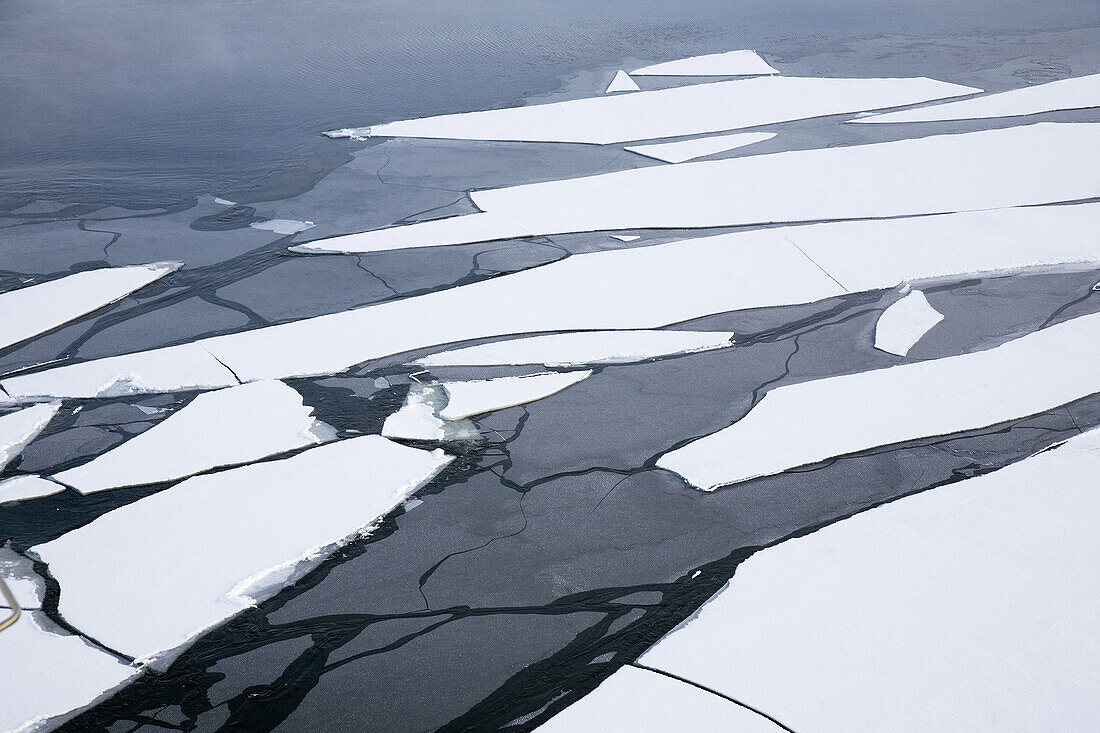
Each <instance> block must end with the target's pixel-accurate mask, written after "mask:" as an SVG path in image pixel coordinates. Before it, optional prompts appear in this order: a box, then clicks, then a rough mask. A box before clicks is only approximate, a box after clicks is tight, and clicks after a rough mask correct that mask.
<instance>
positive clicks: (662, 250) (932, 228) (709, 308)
mask: <svg viewBox="0 0 1100 733" xmlns="http://www.w3.org/2000/svg"><path fill="white" fill-rule="evenodd" d="M684 165H689V166H690V165H699V164H696V163H688V164H684ZM1097 228H1100V204H1078V205H1073V206H1038V207H1026V208H1018V209H1000V210H994V211H979V212H970V213H962V214H948V215H943V216H928V217H914V218H905V219H889V220H883V221H860V222H837V223H829V224H814V225H804V226H791V227H781V228H774V229H762V230H756V231H748V232H738V233H733V234H724V235H720V236H713V237H704V238H698V239H689V240H683V241H678V242H669V243H666V244H660V245H653V246H649V247H636V248H630V249H618V250H611V251H606V252H596V253H591V254H584V255H574V256H572V257H568V258H566V259H564V260H562V261H560V262H555V263H552V264H549V265H544V266H542V267H536V268H532V269H529V270H526V271H523V272H518V273H514V274H511V275H505V276H502V277H496V278H492V279H489V280H485V281H482V282H478V283H473V284H470V285H465V286H461V287H456V288H451V289H447V290H442V291H439V292H434V293H429V294H426V295H421V296H416V297H411V298H404V299H401V300H395V301H391V302H388V303H382V304H379V305H373V306H368V307H365V308H360V309H356V310H350V311H345V312H341V313H334V314H330V315H325V316H318V317H314V318H309V319H304V320H301V321H293V322H290V323H285V324H280V325H277V326H269V327H265V328H259V329H255V330H252V331H244V332H241V333H235V334H229V335H225V336H217V337H213V338H206V339H202V340H200V341H197V342H194V343H192V344H187V345H185V346H173V347H167V348H163V349H156V350H153V351H146V352H137V353H135V354H129V355H123V356H117V357H109V358H107V359H99V360H95V361H89V362H84V363H78V364H73V365H68V366H63V367H55V368H52V369H45V370H42V371H39V372H34V373H28V374H21V375H19V376H15V377H9V378H7V379H3V380H0V386H2V387H3V389H4V390H6V392H7V393H8V394H9V395H10V396H11V397H12V398H13V399H20V400H22V399H29V398H32V397H48V396H59V397H94V396H96V395H98V394H101V391H102V390H104V389H105V388H107V387H111V388H112V389H117V390H119V391H123V390H125V391H131V392H136V391H147V392H158V391H176V390H181V389H202V388H211V387H217V386H229V385H231V384H236V383H237V378H239V379H240V380H242V381H255V380H258V379H278V378H286V377H296V376H310V375H321V374H332V373H337V372H341V371H343V370H345V369H348V368H349V367H352V366H354V365H356V364H359V363H363V362H367V361H370V360H372V359H378V358H382V357H385V356H391V355H394V354H400V353H402V352H406V351H412V350H416V349H425V348H428V347H438V346H441V345H443V344H449V343H458V342H461V341H467V340H471V339H479V338H488V337H498V336H508V335H517V334H527V333H539V332H547V331H569V330H600V329H650V328H658V327H661V326H667V325H670V324H673V323H679V322H681V321H685V320H688V319H692V318H699V317H701V316H705V315H709V314H712V313H721V312H725V311H734V310H740V309H746V308H760V307H770V306H780V305H791V304H795V303H811V302H814V301H817V300H821V299H823V298H828V297H832V296H836V295H843V294H844V293H845V292H847V291H852V292H855V291H861V290H873V289H878V288H891V287H894V286H896V285H898V284H899V283H901V282H904V281H907V280H915V279H920V278H932V277H939V276H947V275H957V274H960V273H971V272H997V271H1005V270H1013V269H1019V268H1023V267H1029V266H1038V265H1054V264H1060V263H1080V262H1090V263H1095V262H1098V261H1100V241H1097V239H1096V237H1095V232H1096V230H1097ZM807 255H808V256H807ZM563 292H568V294H569V297H568V298H563V297H562V293H563ZM215 357H216V358H215ZM230 368H231V369H232V372H230ZM234 374H235V375H236V376H234ZM112 385H113V386H112Z"/></svg>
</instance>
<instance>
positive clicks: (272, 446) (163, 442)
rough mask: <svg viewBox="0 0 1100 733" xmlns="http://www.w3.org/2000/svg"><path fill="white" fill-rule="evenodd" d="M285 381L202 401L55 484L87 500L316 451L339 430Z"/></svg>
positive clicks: (267, 382) (202, 396) (213, 395)
mask: <svg viewBox="0 0 1100 733" xmlns="http://www.w3.org/2000/svg"><path fill="white" fill-rule="evenodd" d="M312 412H313V408H311V407H308V406H307V405H305V404H303V402H302V396H301V395H300V394H298V393H297V392H296V391H294V390H293V389H292V388H290V387H288V386H287V385H285V384H283V383H282V382H277V381H271V380H264V381H259V382H251V383H249V384H243V385H240V386H237V387H229V388H228V389H221V390H217V391H215V392H207V393H204V394H200V395H198V396H197V397H195V399H193V400H192V401H191V402H190V403H189V404H188V405H187V406H186V407H184V408H183V409H181V410H180V411H179V412H176V413H175V414H174V415H170V416H169V417H168V418H166V419H165V420H164V421H163V422H161V423H159V424H157V425H155V426H153V427H152V428H150V429H149V430H146V431H145V432H144V433H141V434H140V435H136V436H134V437H133V438H130V439H129V440H127V441H126V442H125V443H123V444H122V445H120V446H118V447H117V448H115V449H113V450H110V451H107V452H106V453H104V454H102V455H100V456H98V457H96V458H94V459H92V460H91V461H89V462H88V463H85V464H84V465H82V466H77V467H76V468H71V469H69V470H67V471H62V472H61V473H59V474H57V475H55V476H54V477H53V478H54V479H56V480H57V481H60V482H61V483H63V484H65V485H66V486H72V487H73V488H74V489H76V490H77V491H79V492H81V493H83V494H90V493H93V492H96V491H103V490H105V489H116V488H120V487H123V486H136V485H138V484H150V483H157V482H161V481H172V480H175V479H180V478H185V477H187V476H191V475H193V474H196V473H201V472H203V471H208V470H210V469H213V468H222V467H225V466H233V465H238V464H242V463H250V462H252V461H258V460H260V459H261V458H266V457H267V456H272V455H275V454H277V453H285V452H286V451H290V450H294V449H296V448H305V447H306V446H310V445H317V444H319V443H322V442H324V441H326V440H331V439H332V438H334V437H335V431H334V430H333V429H332V428H331V427H329V426H328V425H326V424H325V423H323V422H321V421H319V420H315V419H313V418H312V417H311V415H312Z"/></svg>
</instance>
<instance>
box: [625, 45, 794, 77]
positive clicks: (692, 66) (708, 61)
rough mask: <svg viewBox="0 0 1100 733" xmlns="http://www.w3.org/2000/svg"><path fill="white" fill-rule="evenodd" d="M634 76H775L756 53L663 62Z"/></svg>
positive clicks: (708, 55) (715, 55)
mask: <svg viewBox="0 0 1100 733" xmlns="http://www.w3.org/2000/svg"><path fill="white" fill-rule="evenodd" d="M630 73H631V74H634V75H636V76H753V75H757V74H778V73H779V71H778V70H776V69H774V68H772V67H771V66H769V65H768V63H767V62H766V61H764V59H762V58H760V56H758V55H757V53H756V52H755V51H726V52H725V53H710V54H706V55H705V56H689V57H688V58H686V59H676V60H675V61H666V62H664V63H663V64H654V65H652V66H643V67H642V68H640V69H635V70H634V71H632V72H630Z"/></svg>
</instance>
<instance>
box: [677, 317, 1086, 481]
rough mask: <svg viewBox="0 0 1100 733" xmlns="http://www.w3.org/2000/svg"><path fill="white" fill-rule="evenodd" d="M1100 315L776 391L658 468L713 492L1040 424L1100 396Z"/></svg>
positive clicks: (780, 388) (682, 449) (688, 445)
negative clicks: (868, 455)
mask: <svg viewBox="0 0 1100 733" xmlns="http://www.w3.org/2000/svg"><path fill="white" fill-rule="evenodd" d="M1098 348H1100V314H1093V315H1088V316H1081V317H1079V318H1075V319H1073V320H1070V321H1066V322H1064V323H1059V324H1057V325H1054V326H1050V327H1048V328H1045V329H1043V330H1041V331H1036V332H1035V333H1031V334H1028V335H1027V336H1022V337H1020V338H1018V339H1015V340H1013V341H1009V342H1007V343H1005V344H1003V345H1001V346H998V347H996V348H994V349H989V350H987V351H978V352H974V353H971V354H963V355H960V356H951V357H947V358H943V359H934V360H930V361H925V362H920V363H916V364H903V365H900V366H895V367H890V368H887V369H877V370H873V371H869V372H862V373H859V374H850V375H845V376H840V377H830V378H828V379H818V380H814V381H810V382H802V383H800V384H794V385H789V386H785V387H779V388H778V389H773V390H772V391H770V392H768V393H767V394H766V395H764V397H763V399H761V401H760V402H759V404H757V405H756V406H755V407H753V408H752V410H750V411H749V413H748V414H747V415H746V416H745V417H743V418H741V419H740V420H739V421H737V422H736V423H734V424H733V425H731V426H730V427H728V428H725V429H723V430H720V431H718V432H717V433H713V434H711V435H708V436H706V437H704V438H700V439H699V440H696V441H693V442H691V443H688V444H687V445H685V446H684V447H682V448H678V449H676V450H673V451H671V452H669V453H666V454H665V455H663V456H661V458H660V459H658V461H657V465H658V466H659V467H661V468H666V469H669V470H671V471H675V472H676V473H678V474H680V475H681V476H683V477H684V478H685V479H686V480H687V481H688V482H689V483H691V484H692V485H694V486H696V487H698V488H701V489H705V490H711V489H715V488H718V487H720V486H724V485H727V484H733V483H737V482H739V481H746V480H748V479H751V478H755V477H757V476H767V475H769V474H774V473H780V472H781V471H785V470H788V469H791V468H796V467H798V466H804V465H807V464H810V463H815V462H817V461H822V460H825V459H827V458H832V457H834V456H839V455H844V454H846V453H854V452H857V451H861V450H866V449H868V448H874V447H877V446H883V445H889V444H891V443H899V442H902V441H906V440H914V439H917V438H926V437H930V436H935V435H947V434H949V433H955V432H959V431H962V430H969V429H974V428H981V427H985V426H987V425H993V424H994V423H998V422H1002V421H1004V420H1010V419H1012V418H1016V417H1023V416H1025V415H1031V414H1034V413H1036V412H1041V411H1043V410H1048V409H1051V408H1053V407H1057V406H1058V405H1062V404H1065V403H1067V402H1071V401H1073V400H1075V399H1078V398H1081V397H1084V396H1086V395H1089V394H1092V393H1093V392H1096V391H1098V390H1100V369H1097V368H1096V353H1097V349H1098Z"/></svg>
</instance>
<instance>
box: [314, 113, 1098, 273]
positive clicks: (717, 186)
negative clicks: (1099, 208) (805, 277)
mask: <svg viewBox="0 0 1100 733" xmlns="http://www.w3.org/2000/svg"><path fill="white" fill-rule="evenodd" d="M642 93H644V92H642ZM642 93H639V94H642ZM637 96H638V94H628V95H626V96H624V97H616V99H631V98H634V97H637ZM1096 149H1100V124H1090V123H1062V124H1055V123H1042V124H1036V125H1027V126H1023V127H1012V128H1007V129H1002V130H982V131H978V132H969V133H962V134H953V135H933V136H930V137H924V138H916V139H909V140H898V141H893V142H885V143H872V144H868V145H854V146H849V147H835V148H823V149H816V150H796V151H790V152H784V153H771V154H767V155H754V156H745V157H740V158H727V159H722V160H710V161H696V162H690V163H681V164H679V165H674V166H650V167H646V168H636V169H631V170H625V171H618V172H615V173H605V174H600V175H595V176H588V177H585V178H572V179H565V180H557V181H548V182H544V183H534V184H527V185H523V186H513V187H510V188H497V189H489V190H484V191H474V192H473V193H471V194H470V198H471V200H472V201H473V202H474V204H476V205H477V207H478V208H479V209H480V210H481V211H482V212H483V213H478V214H471V215H466V216H457V217H453V218H450V219H442V220H436V221H431V222H424V223H421V224H409V225H406V226H399V227H391V228H388V229H377V230H374V231H369V232H363V233H360V234H353V235H348V236H343V237H336V238H333V239H328V240H326V239H320V240H316V241H313V242H309V243H308V244H305V245H302V246H300V247H296V248H295V251H300V252H311V251H317V252H334V251H336V252H372V251H380V250H388V249H396V248H407V247H429V246H436V245H442V244H456V243H463V242H474V241H481V240H484V239H503V238H508V237H517V236H534V235H547V234H563V233H567V232H587V231H599V230H621V229H639V228H672V229H676V228H683V227H689V228H690V227H717V226H735V225H748V224H767V223H782V222H802V221H827V220H838V219H865V218H882V217H895V216H912V215H919V214H936V213H950V212H961V211H975V210H981V209H994V208H1004V207H1011V206H1022V205H1033V204H1043V203H1055V202H1062V201H1075V200H1082V199H1088V198H1092V197H1095V196H1098V195H1100V178H1098V177H1097V176H1096V175H1095V174H1094V172H1093V170H1092V168H1091V167H1090V166H1084V165H1081V164H1080V155H1081V151H1082V150H1096Z"/></svg>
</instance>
